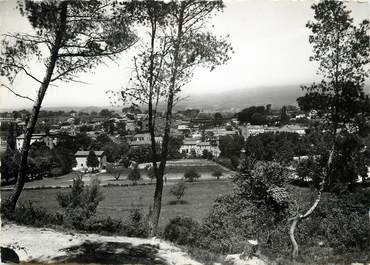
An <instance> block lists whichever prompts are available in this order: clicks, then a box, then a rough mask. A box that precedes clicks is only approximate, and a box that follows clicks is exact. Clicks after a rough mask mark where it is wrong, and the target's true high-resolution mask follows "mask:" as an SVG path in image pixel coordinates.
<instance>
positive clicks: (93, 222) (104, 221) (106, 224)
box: [84, 216, 122, 233]
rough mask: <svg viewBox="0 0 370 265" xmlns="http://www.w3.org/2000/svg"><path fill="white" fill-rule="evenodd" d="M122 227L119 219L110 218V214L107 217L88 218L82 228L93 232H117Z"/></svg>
mask: <svg viewBox="0 0 370 265" xmlns="http://www.w3.org/2000/svg"><path fill="white" fill-rule="evenodd" d="M121 228H122V222H121V221H120V220H115V219H112V218H111V217H110V216H108V217H107V218H96V217H91V218H89V219H88V220H87V221H86V223H85V225H84V230H85V231H89V232H94V233H101V232H110V233H117V232H118V231H120V230H121Z"/></svg>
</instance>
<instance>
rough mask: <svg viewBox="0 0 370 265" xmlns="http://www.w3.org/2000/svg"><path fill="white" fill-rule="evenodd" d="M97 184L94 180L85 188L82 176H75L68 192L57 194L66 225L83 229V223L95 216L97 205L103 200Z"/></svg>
mask: <svg viewBox="0 0 370 265" xmlns="http://www.w3.org/2000/svg"><path fill="white" fill-rule="evenodd" d="M99 184H100V182H99V180H98V179H96V178H94V179H93V180H92V182H91V184H90V186H85V185H84V182H83V181H82V176H77V177H76V178H75V179H74V180H73V185H72V189H71V191H70V192H67V193H58V194H57V201H58V203H59V205H60V206H61V207H62V208H63V210H64V214H63V221H64V222H65V224H66V225H70V226H72V227H74V228H77V229H83V228H84V224H85V221H86V220H88V219H89V218H91V217H93V216H94V215H95V214H96V209H97V207H98V205H99V203H100V202H101V201H102V200H103V199H104V196H103V194H102V192H101V190H100V187H99Z"/></svg>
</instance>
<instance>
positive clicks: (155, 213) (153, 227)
mask: <svg viewBox="0 0 370 265" xmlns="http://www.w3.org/2000/svg"><path fill="white" fill-rule="evenodd" d="M180 5H181V6H180V14H179V19H178V29H177V36H176V43H175V48H174V57H173V58H174V59H173V60H174V61H173V66H172V73H171V81H170V87H169V93H168V99H167V111H166V125H165V129H164V135H163V142H162V151H161V162H160V164H159V168H158V172H157V175H156V177H157V182H156V185H155V192H154V203H153V209H152V212H151V220H150V222H149V235H150V236H154V235H156V234H157V229H158V222H159V217H160V214H161V208H162V193H163V175H164V171H165V169H166V162H167V155H168V143H169V140H170V132H171V121H172V108H173V101H174V97H175V91H176V80H177V74H178V67H179V66H178V64H179V52H180V44H181V38H182V34H183V32H182V27H183V22H184V4H183V3H180Z"/></svg>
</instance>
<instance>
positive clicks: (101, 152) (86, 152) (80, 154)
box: [75, 151, 104, 156]
mask: <svg viewBox="0 0 370 265" xmlns="http://www.w3.org/2000/svg"><path fill="white" fill-rule="evenodd" d="M93 152H94V153H95V155H96V156H101V155H103V153H104V151H93ZM89 153H90V151H77V152H76V153H75V156H88V155H89Z"/></svg>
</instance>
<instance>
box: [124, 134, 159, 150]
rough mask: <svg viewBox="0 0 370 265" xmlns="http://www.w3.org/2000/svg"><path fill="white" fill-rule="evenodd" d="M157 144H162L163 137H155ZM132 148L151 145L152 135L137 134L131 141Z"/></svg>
mask: <svg viewBox="0 0 370 265" xmlns="http://www.w3.org/2000/svg"><path fill="white" fill-rule="evenodd" d="M155 142H156V143H157V144H161V143H162V137H161V136H155ZM129 145H130V147H139V146H145V145H151V138H150V133H137V134H135V135H133V136H131V139H130V141H129Z"/></svg>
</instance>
